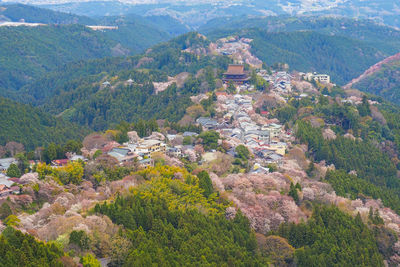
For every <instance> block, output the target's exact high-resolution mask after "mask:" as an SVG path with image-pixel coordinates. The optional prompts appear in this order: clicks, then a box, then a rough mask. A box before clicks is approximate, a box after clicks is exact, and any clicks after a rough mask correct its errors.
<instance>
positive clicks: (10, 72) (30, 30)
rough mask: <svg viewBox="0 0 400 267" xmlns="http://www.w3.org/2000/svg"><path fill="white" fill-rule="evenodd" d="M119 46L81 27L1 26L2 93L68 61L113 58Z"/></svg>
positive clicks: (0, 75)
mask: <svg viewBox="0 0 400 267" xmlns="http://www.w3.org/2000/svg"><path fill="white" fill-rule="evenodd" d="M116 45H117V43H116V42H115V41H112V40H110V39H108V38H105V37H104V36H103V34H101V33H99V32H95V31H93V30H91V29H89V28H87V27H85V26H81V25H63V26H39V27H0V77H1V79H0V89H1V90H0V92H2V94H3V95H4V91H5V90H17V89H19V88H20V87H21V86H23V85H25V84H26V83H28V82H30V81H32V80H34V79H36V78H38V77H39V76H40V75H42V74H44V73H46V72H48V71H52V70H55V69H57V68H58V67H61V66H63V65H64V64H65V63H67V62H72V61H77V60H83V59H90V58H98V57H104V56H111V55H113V54H114V52H113V48H114V47H116Z"/></svg>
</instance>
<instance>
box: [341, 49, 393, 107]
mask: <svg viewBox="0 0 400 267" xmlns="http://www.w3.org/2000/svg"><path fill="white" fill-rule="evenodd" d="M346 87H347V88H350V87H353V88H356V89H359V90H361V91H364V92H367V93H370V94H375V95H379V96H382V97H383V98H385V99H386V100H388V101H391V102H393V103H395V104H399V103H400V53H399V54H396V55H394V56H392V57H389V58H387V59H385V60H383V61H381V62H379V63H377V64H375V65H374V66H372V67H370V68H369V69H368V70H366V71H365V72H364V73H363V74H362V75H361V76H360V77H358V78H357V79H355V80H353V81H352V82H351V83H349V84H348V85H346Z"/></svg>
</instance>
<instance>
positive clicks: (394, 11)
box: [7, 0, 400, 27]
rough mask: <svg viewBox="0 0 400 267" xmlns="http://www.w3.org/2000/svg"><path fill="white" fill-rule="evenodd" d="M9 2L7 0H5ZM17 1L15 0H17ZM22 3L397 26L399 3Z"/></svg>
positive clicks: (196, 17)
mask: <svg viewBox="0 0 400 267" xmlns="http://www.w3.org/2000/svg"><path fill="white" fill-rule="evenodd" d="M7 1H8V0H7ZM17 1H18V0H17ZM20 2H21V3H27V4H35V5H43V6H45V7H49V8H52V9H55V10H59V11H65V12H71V13H75V14H80V15H88V16H104V15H122V14H129V13H136V14H139V15H145V16H147V15H170V16H173V17H175V18H178V19H180V20H182V21H184V22H185V23H186V24H188V25H191V26H199V25H202V24H204V23H205V22H206V21H208V20H210V19H213V18H217V17H224V16H242V15H256V16H263V15H282V14H288V15H302V14H317V15H327V14H328V15H340V16H348V17H355V18H371V19H374V20H376V21H378V22H381V23H385V24H388V25H393V26H397V27H399V26H400V18H399V16H398V14H399V12H400V5H399V3H398V1H396V0H386V1H378V0H367V1H365V0H364V1H363V0H321V1H309V0H282V1H276V0H249V1H247V0H246V1H245V0H237V1H232V0H221V1H208V0H207V1H196V2H195V3H194V2H193V1H190V0H186V1H144V0H138V1H135V0H133V1H71V0H64V1H55V0H20Z"/></svg>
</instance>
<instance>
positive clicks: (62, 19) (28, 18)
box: [0, 4, 96, 25]
mask: <svg viewBox="0 0 400 267" xmlns="http://www.w3.org/2000/svg"><path fill="white" fill-rule="evenodd" d="M3 20H4V21H15V22H18V21H21V20H23V21H25V22H31V23H43V24H75V23H77V24H83V25H94V24H96V20H95V19H92V18H89V17H85V16H78V15H75V14H67V13H63V12H58V11H53V10H50V9H44V8H39V7H35V6H29V5H22V4H10V5H0V21H3Z"/></svg>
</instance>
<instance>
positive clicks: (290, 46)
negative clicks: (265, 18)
mask: <svg viewBox="0 0 400 267" xmlns="http://www.w3.org/2000/svg"><path fill="white" fill-rule="evenodd" d="M239 34H240V35H241V36H244V37H249V38H253V39H254V41H253V42H252V51H253V52H254V54H255V55H256V56H258V57H259V58H260V59H261V60H263V61H264V62H266V63H267V64H268V65H272V64H274V63H277V62H285V63H288V64H289V67H290V68H291V69H295V70H298V71H304V72H307V71H312V72H314V71H317V72H318V73H328V74H329V75H331V77H332V80H333V81H334V82H336V83H338V84H344V83H346V82H348V81H350V80H351V79H353V78H354V77H357V76H358V75H360V74H361V73H363V72H364V71H365V69H367V68H368V67H370V66H371V65H373V64H375V63H376V62H378V61H380V60H381V59H383V58H384V56H385V54H384V53H382V52H381V51H379V50H378V49H376V48H375V47H374V46H372V45H369V44H367V43H365V42H362V41H358V40H354V39H350V38H347V37H340V36H329V35H324V34H320V33H316V32H312V31H308V32H304V31H300V32H289V33H268V32H266V31H262V30H249V31H247V30H243V31H241V32H240V33H239Z"/></svg>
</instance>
